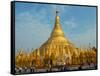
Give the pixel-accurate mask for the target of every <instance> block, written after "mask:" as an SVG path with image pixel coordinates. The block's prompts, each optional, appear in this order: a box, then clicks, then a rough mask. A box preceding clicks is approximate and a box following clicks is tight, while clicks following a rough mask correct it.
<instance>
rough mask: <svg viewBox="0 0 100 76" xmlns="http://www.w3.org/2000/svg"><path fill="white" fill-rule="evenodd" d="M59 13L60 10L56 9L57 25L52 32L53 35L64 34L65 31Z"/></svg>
mask: <svg viewBox="0 0 100 76" xmlns="http://www.w3.org/2000/svg"><path fill="white" fill-rule="evenodd" d="M58 13H59V11H56V18H55V26H54V29H53V31H52V33H51V37H58V36H64V33H63V31H62V28H61V25H60V17H59V16H58Z"/></svg>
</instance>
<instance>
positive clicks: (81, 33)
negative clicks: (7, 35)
mask: <svg viewBox="0 0 100 76" xmlns="http://www.w3.org/2000/svg"><path fill="white" fill-rule="evenodd" d="M56 10H59V16H60V21H61V26H62V29H63V31H64V34H65V36H66V38H67V39H69V40H70V41H71V42H72V43H73V44H75V45H76V46H77V47H88V46H89V43H90V46H96V8H95V7H83V6H68V5H54V4H52V5H50V4H35V3H19V2H16V4H15V48H16V50H17V49H19V48H24V49H25V50H30V49H32V48H33V49H36V48H38V47H40V46H41V45H42V44H43V43H44V42H45V41H46V40H47V39H48V38H49V37H50V33H51V31H52V29H53V27H54V22H55V14H56V13H55V11H56Z"/></svg>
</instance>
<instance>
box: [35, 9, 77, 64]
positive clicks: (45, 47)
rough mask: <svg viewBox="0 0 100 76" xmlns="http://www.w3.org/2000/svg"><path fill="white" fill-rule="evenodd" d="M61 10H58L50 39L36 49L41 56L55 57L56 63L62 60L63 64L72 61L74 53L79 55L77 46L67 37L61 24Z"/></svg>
mask: <svg viewBox="0 0 100 76" xmlns="http://www.w3.org/2000/svg"><path fill="white" fill-rule="evenodd" d="M58 13H59V11H56V17H55V25H54V28H53V30H52V33H51V35H50V37H49V38H48V40H47V41H46V42H45V43H44V44H42V45H41V47H40V48H38V49H36V51H37V55H39V56H40V57H42V59H43V58H46V57H48V58H49V59H52V57H53V59H55V60H54V61H55V63H54V64H57V62H61V64H64V63H66V61H67V62H68V63H71V58H72V56H73V55H75V56H78V52H77V49H76V47H75V46H74V45H73V44H72V43H71V42H70V41H69V40H68V39H67V38H65V35H64V32H63V30H62V27H61V24H60V17H59V15H58Z"/></svg>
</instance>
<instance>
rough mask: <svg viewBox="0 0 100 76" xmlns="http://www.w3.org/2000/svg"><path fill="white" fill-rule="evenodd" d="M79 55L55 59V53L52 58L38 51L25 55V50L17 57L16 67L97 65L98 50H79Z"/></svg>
mask: <svg viewBox="0 0 100 76" xmlns="http://www.w3.org/2000/svg"><path fill="white" fill-rule="evenodd" d="M79 50H80V51H79V52H78V53H79V55H78V56H76V54H73V55H71V56H70V57H71V58H70V57H67V56H62V55H60V56H59V57H55V53H52V54H51V56H49V55H45V56H41V55H39V54H38V52H37V51H35V52H34V51H32V52H30V53H25V51H24V49H20V50H19V52H18V53H17V54H16V57H15V64H16V67H35V68H43V67H44V68H45V67H52V66H59V65H66V66H80V65H85V64H88V65H89V64H91V63H93V64H96V49H95V48H92V49H85V50H84V49H79Z"/></svg>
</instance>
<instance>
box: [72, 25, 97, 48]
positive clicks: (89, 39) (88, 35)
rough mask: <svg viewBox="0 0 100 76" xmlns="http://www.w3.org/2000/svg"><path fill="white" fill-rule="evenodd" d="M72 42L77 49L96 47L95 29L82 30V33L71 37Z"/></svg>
mask: <svg viewBox="0 0 100 76" xmlns="http://www.w3.org/2000/svg"><path fill="white" fill-rule="evenodd" d="M71 39H72V41H73V42H74V44H76V45H77V46H78V47H80V46H81V47H89V43H90V46H96V27H92V28H90V29H88V30H84V33H79V34H76V35H73V36H72V38H71Z"/></svg>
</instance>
